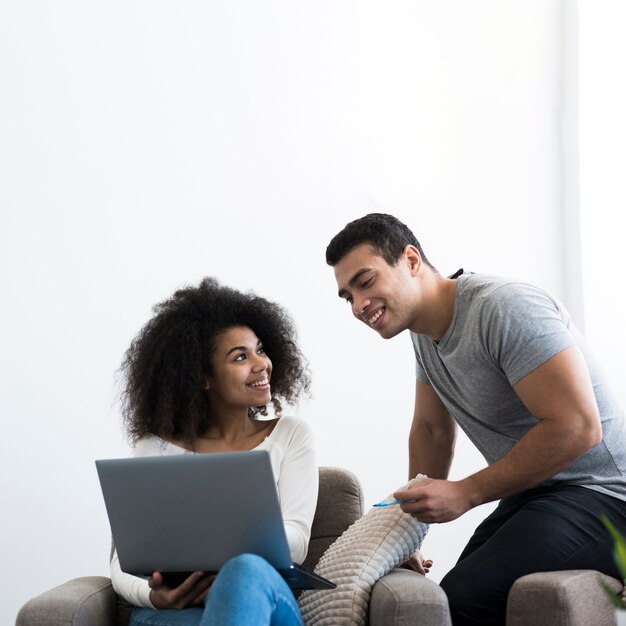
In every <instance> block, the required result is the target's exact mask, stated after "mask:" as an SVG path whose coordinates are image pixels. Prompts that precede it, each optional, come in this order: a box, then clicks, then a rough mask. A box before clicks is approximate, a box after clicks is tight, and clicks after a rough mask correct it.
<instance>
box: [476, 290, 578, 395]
mask: <svg viewBox="0 0 626 626" xmlns="http://www.w3.org/2000/svg"><path fill="white" fill-rule="evenodd" d="M482 334H483V338H484V341H485V343H486V347H487V350H488V352H489V354H491V356H492V358H493V359H494V360H495V361H496V362H497V363H498V365H499V366H500V368H501V369H502V371H503V372H504V374H505V376H506V377H507V379H508V381H509V383H510V384H511V385H515V384H516V383H518V382H519V381H520V380H521V379H522V378H524V376H526V375H527V374H530V372H532V371H533V370H535V369H536V368H537V367H539V366H540V365H542V364H543V363H545V362H546V361H547V360H548V359H550V358H552V357H553V356H555V355H556V354H558V353H559V352H561V351H563V350H565V349H566V348H569V347H570V346H573V345H575V343H576V341H575V339H574V337H573V336H572V333H571V332H570V329H569V317H568V316H567V315H566V313H565V312H564V310H563V309H562V308H561V306H560V305H559V303H558V302H557V301H556V300H555V299H553V298H552V297H551V296H550V295H549V294H547V293H546V292H545V291H542V290H541V289H538V288H536V287H532V286H530V285H525V284H521V283H509V284H507V285H505V286H503V287H501V288H499V289H498V290H496V291H495V292H493V294H492V295H491V297H489V298H488V299H487V300H486V302H485V308H484V317H483V329H482Z"/></svg>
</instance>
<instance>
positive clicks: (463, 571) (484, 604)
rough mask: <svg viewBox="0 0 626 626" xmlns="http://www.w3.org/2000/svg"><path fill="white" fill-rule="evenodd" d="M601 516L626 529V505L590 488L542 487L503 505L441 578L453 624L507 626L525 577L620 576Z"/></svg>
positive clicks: (623, 529)
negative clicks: (563, 573) (512, 596)
mask: <svg viewBox="0 0 626 626" xmlns="http://www.w3.org/2000/svg"><path fill="white" fill-rule="evenodd" d="M600 511H603V512H604V513H606V515H607V516H608V517H609V519H611V521H612V522H613V523H614V524H615V526H617V528H618V529H619V530H620V531H621V532H622V533H623V532H625V531H626V502H624V501H622V500H618V499H617V498H614V497H612V496H607V495H605V494H603V493H599V492H598V491H593V490H592V489H587V488H586V487H578V486H574V485H554V486H551V487H536V488H534V489H529V490H528V491H523V492H522V493H519V494H517V495H515V496H511V497H509V498H504V499H503V500H501V501H500V504H499V505H498V507H497V508H496V509H495V511H493V513H492V514H491V515H489V517H487V518H486V519H485V520H484V521H483V522H482V523H481V524H480V525H479V526H478V528H477V529H476V531H475V533H474V535H473V536H472V538H471V539H470V541H469V543H468V544H467V546H466V548H465V550H464V551H463V553H462V554H461V556H460V558H459V560H458V562H457V564H456V565H455V566H454V568H453V569H451V570H450V571H449V572H448V573H447V574H446V576H445V577H444V579H443V580H442V581H441V586H442V587H443V590H444V591H445V592H446V595H447V596H448V601H449V603H450V612H451V614H452V623H453V624H454V626H487V625H491V626H501V625H504V623H505V615H506V601H507V595H508V593H509V589H510V588H511V586H512V585H513V583H514V582H515V581H516V580H517V579H518V578H520V576H524V575H526V574H531V573H533V572H554V571H559V570H569V569H595V570H599V571H601V572H604V573H605V574H609V576H613V577H615V578H620V574H619V572H618V571H617V567H616V565H615V563H614V561H613V540H612V539H611V536H610V535H609V533H608V531H607V530H606V528H604V526H603V524H602V522H601V521H600V517H599V512H600Z"/></svg>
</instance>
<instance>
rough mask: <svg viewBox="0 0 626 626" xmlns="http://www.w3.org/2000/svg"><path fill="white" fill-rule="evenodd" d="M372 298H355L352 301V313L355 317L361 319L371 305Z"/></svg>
mask: <svg viewBox="0 0 626 626" xmlns="http://www.w3.org/2000/svg"><path fill="white" fill-rule="evenodd" d="M370 302H371V300H370V299H369V298H355V299H354V301H353V302H352V313H353V314H354V317H358V318H359V319H361V317H362V316H363V312H364V311H365V309H367V307H368V306H369V305H370Z"/></svg>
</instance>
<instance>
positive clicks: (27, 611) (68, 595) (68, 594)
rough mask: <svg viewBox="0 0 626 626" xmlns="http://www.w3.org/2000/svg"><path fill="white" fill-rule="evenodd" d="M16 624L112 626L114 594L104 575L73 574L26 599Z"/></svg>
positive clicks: (114, 619) (19, 625)
mask: <svg viewBox="0 0 626 626" xmlns="http://www.w3.org/2000/svg"><path fill="white" fill-rule="evenodd" d="M15 624H16V626H43V625H44V624H46V625H47V626H115V625H116V624H117V617H116V598H115V592H114V591H113V587H112V586H111V581H110V580H109V579H108V578H104V577H103V576H86V577H83V578H74V579H73V580H70V581H68V582H66V583H63V584H62V585H59V586H58V587H55V588H54V589H51V590H50V591H46V592H45V593H42V594H41V595H39V596H36V597H35V598H33V599H32V600H29V601H28V602H27V603H26V604H25V605H24V606H23V607H22V608H21V609H20V612H19V613H18V615H17V621H16V622H15Z"/></svg>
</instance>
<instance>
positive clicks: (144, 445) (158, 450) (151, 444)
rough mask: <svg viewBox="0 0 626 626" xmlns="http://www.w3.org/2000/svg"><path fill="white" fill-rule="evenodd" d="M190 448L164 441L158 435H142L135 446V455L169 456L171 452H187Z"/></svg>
mask: <svg viewBox="0 0 626 626" xmlns="http://www.w3.org/2000/svg"><path fill="white" fill-rule="evenodd" d="M186 452H188V450H185V448H181V447H180V446H177V445H175V444H173V443H170V442H169V441H164V440H163V439H161V438H160V437H157V436H156V435H147V436H146V437H142V438H141V439H140V440H139V441H138V442H137V443H136V444H135V447H134V448H133V456H169V455H171V454H185V453H186Z"/></svg>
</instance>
